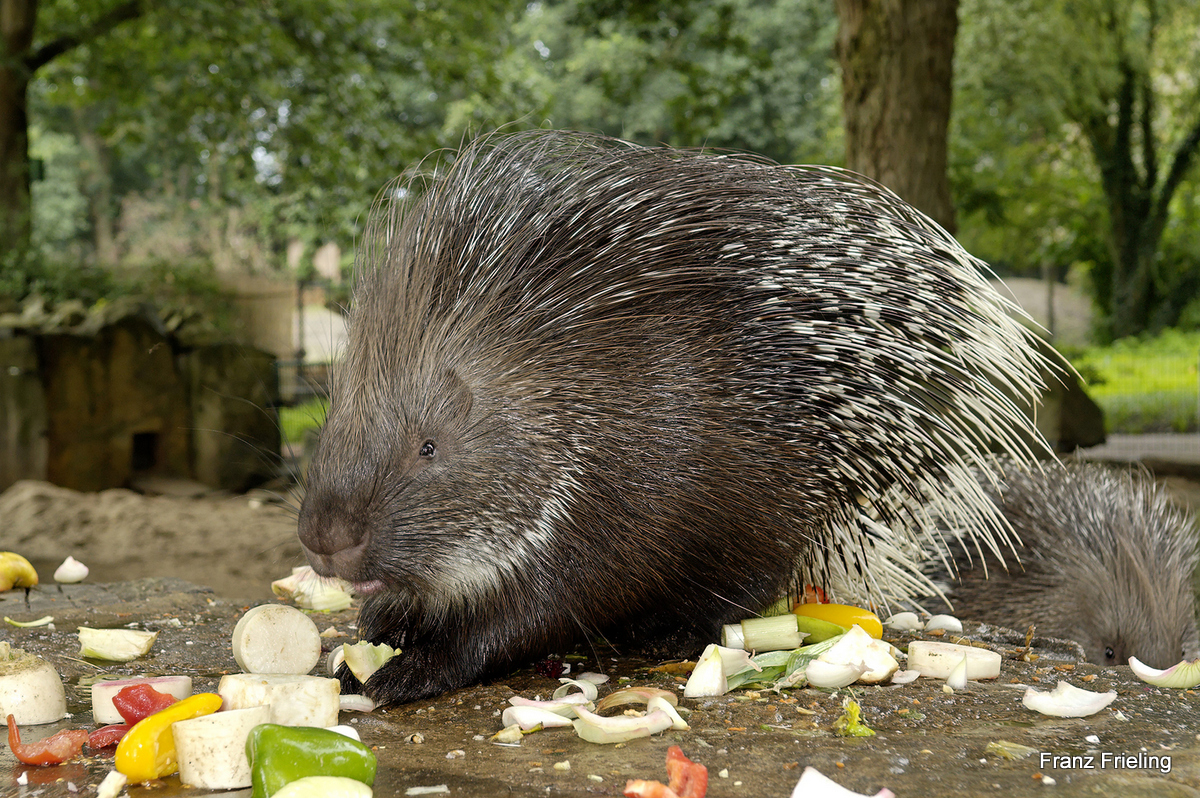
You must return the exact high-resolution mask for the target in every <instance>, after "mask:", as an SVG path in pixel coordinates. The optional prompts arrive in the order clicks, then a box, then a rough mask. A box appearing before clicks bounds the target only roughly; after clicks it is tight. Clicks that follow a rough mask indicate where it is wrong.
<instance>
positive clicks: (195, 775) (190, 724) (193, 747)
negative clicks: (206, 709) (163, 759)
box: [171, 707, 271, 790]
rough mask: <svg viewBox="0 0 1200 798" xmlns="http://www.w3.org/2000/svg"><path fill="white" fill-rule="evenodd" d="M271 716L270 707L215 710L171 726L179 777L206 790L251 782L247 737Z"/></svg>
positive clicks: (222, 788) (227, 788) (185, 782)
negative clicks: (247, 756) (209, 713)
mask: <svg viewBox="0 0 1200 798" xmlns="http://www.w3.org/2000/svg"><path fill="white" fill-rule="evenodd" d="M270 719H271V710H270V708H269V707H248V708H247V709H231V710H229V711H227V712H214V713H213V714H211V715H202V716H200V717H198V718H192V719H190V720H180V721H176V722H175V723H174V724H172V726H171V733H172V734H173V735H174V737H175V754H176V757H177V758H178V760H179V780H180V781H182V782H183V783H184V784H186V785H188V786H190V787H199V788H200V789H203V790H235V789H239V788H242V787H249V786H250V785H251V779H250V760H248V759H247V758H246V737H247V736H249V734H250V730H251V729H253V728H254V727H255V726H258V725H259V724H262V723H268V722H270Z"/></svg>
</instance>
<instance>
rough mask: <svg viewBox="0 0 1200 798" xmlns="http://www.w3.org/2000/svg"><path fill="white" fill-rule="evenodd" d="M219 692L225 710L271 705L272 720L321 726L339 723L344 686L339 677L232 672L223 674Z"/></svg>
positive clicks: (218, 687) (325, 726)
mask: <svg viewBox="0 0 1200 798" xmlns="http://www.w3.org/2000/svg"><path fill="white" fill-rule="evenodd" d="M217 692H218V693H219V694H220V695H221V698H222V699H224V703H223V704H222V705H221V707H222V709H224V710H229V709H246V708H247V707H257V706H263V705H266V706H270V707H271V721H270V722H271V723H279V724H282V725H284V726H320V727H322V728H327V727H329V726H335V725H337V722H338V710H339V709H340V702H339V700H338V695H339V693H340V692H341V688H340V687H339V685H338V680H337V679H326V678H324V677H322V676H301V675H294V674H276V673H231V674H229V675H228V676H222V677H221V683H220V684H219V685H218V686H217Z"/></svg>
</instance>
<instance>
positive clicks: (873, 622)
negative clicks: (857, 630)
mask: <svg viewBox="0 0 1200 798" xmlns="http://www.w3.org/2000/svg"><path fill="white" fill-rule="evenodd" d="M792 612H794V613H796V614H797V615H802V616H804V617H806V618H816V619H817V620H821V621H826V622H828V623H833V624H837V625H838V626H840V627H842V628H843V629H849V628H850V627H851V626H854V624H858V625H859V626H861V627H862V628H863V631H864V632H866V633H867V634H869V635H870V636H871V637H874V638H875V639H876V640H878V639H879V638H881V637H883V623H882V622H880V620H879V616H878V615H876V614H875V613H873V612H871V611H870V610H865V609H863V608H862V607H853V606H850V605H849V604H797V605H796V606H795V607H793V608H792ZM808 642H810V643H817V642H820V641H817V640H813V639H812V638H811V637H810V638H809V640H808Z"/></svg>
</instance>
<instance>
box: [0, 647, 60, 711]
mask: <svg viewBox="0 0 1200 798" xmlns="http://www.w3.org/2000/svg"><path fill="white" fill-rule="evenodd" d="M10 714H11V715H13V716H15V717H16V719H17V723H19V724H21V725H23V726H32V725H36V724H39V723H54V722H55V721H59V720H62V719H63V717H65V716H66V714H67V695H66V691H65V690H64V689H63V684H62V679H60V678H59V676H58V671H56V670H54V667H53V666H52V665H51V664H50V663H49V662H46V660H44V659H42V658H41V657H39V656H37V655H36V654H29V653H26V652H25V651H22V650H21V649H19V648H13V647H12V646H11V645H9V644H8V643H7V642H0V716H5V717H6V716H8V715H10Z"/></svg>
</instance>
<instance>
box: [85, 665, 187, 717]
mask: <svg viewBox="0 0 1200 798" xmlns="http://www.w3.org/2000/svg"><path fill="white" fill-rule="evenodd" d="M131 684H148V685H150V686H151V687H153V688H154V689H155V690H157V691H158V692H160V693H166V694H167V695H171V696H175V698H176V700H180V701H181V700H183V699H185V698H187V697H188V696H190V695H191V694H192V677H191V676H150V677H146V678H144V679H114V680H111V681H107V682H96V683H95V684H93V685H92V719H93V720H94V721H95V722H96V723H97V724H99V725H101V726H107V725H108V724H110V723H124V718H122V717H121V713H120V712H118V711H117V708H116V707H115V706H113V702H112V700H113V696H115V695H116V694H117V693H119V692H121V690H122V688H125V687H128V686H129V685H131Z"/></svg>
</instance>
